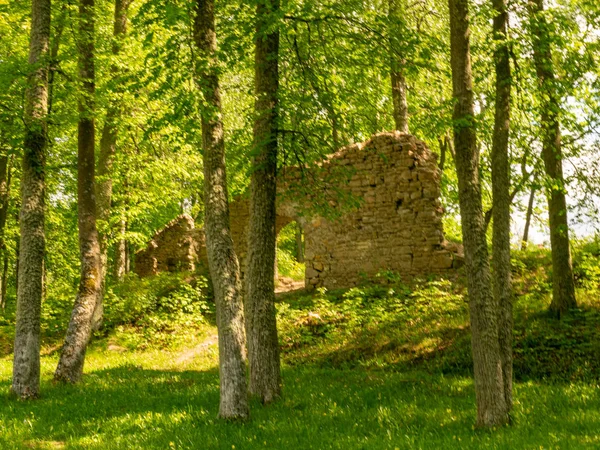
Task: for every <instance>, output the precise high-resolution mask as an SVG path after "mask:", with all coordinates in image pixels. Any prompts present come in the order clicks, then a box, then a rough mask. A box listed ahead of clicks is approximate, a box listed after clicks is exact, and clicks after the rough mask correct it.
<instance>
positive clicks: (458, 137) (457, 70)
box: [449, 0, 508, 427]
mask: <svg viewBox="0 0 600 450" xmlns="http://www.w3.org/2000/svg"><path fill="white" fill-rule="evenodd" d="M449 9H450V43H451V66H452V85H453V96H454V101H455V103H454V114H453V120H454V149H455V152H456V153H455V158H454V159H455V164H456V173H457V177H458V188H459V205H460V216H461V222H462V235H463V244H464V248H465V266H466V267H465V269H466V273H467V288H468V294H469V311H470V321H471V336H472V337H471V346H472V351H473V365H474V375H475V394H476V399H477V425H478V426H480V427H493V426H496V425H502V424H505V423H507V422H508V411H507V407H506V400H505V396H504V382H503V378H502V359H501V357H500V345H499V340H498V325H499V319H498V308H497V304H496V302H495V301H494V296H493V293H492V283H491V277H490V266H489V261H488V248H487V242H486V237H485V223H484V217H483V208H482V203H481V187H480V181H479V152H478V150H477V142H476V134H475V123H474V107H473V81H472V74H471V52H470V43H469V34H470V31H469V28H470V27H469V8H468V0H449Z"/></svg>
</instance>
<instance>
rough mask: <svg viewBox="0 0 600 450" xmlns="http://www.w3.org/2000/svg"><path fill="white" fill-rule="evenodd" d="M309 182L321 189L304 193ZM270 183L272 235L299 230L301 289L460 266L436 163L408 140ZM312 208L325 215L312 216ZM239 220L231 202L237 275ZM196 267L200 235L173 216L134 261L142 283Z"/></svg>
mask: <svg viewBox="0 0 600 450" xmlns="http://www.w3.org/2000/svg"><path fill="white" fill-rule="evenodd" d="M307 171H310V172H312V173H309V174H308V176H307V173H306V172H307ZM311 175H312V178H313V179H316V180H321V181H320V182H319V183H318V184H317V185H316V186H317V187H316V188H314V189H312V186H311V189H312V192H311V191H310V190H309V192H307V189H306V185H307V184H308V183H309V182H310V178H311ZM278 184H279V186H278V205H277V214H278V215H277V223H276V231H277V233H279V231H280V230H281V229H282V228H283V227H284V226H285V225H287V224H288V223H290V222H293V221H297V222H298V223H299V224H300V226H301V228H302V229H303V232H304V239H305V264H306V272H305V285H306V287H320V286H324V287H327V288H339V287H350V286H354V285H356V284H357V283H358V282H359V281H360V280H361V279H362V278H372V277H374V276H375V275H376V274H378V273H379V272H381V271H384V270H389V271H393V272H396V273H398V274H399V275H401V276H402V277H405V278H412V277H415V276H420V275H426V274H430V273H438V274H439V273H448V272H452V271H453V270H455V269H456V268H457V267H458V266H459V265H461V264H462V260H463V258H462V255H461V252H460V248H459V246H457V245H456V244H450V243H448V242H447V241H446V240H445V239H444V233H443V228H442V215H443V208H442V205H441V202H440V171H439V169H438V166H437V162H436V156H435V155H434V154H433V153H432V152H431V151H430V150H429V149H428V148H427V146H426V145H425V144H424V143H423V142H421V141H419V140H418V139H416V138H415V137H414V136H411V135H408V134H403V133H398V132H394V133H381V134H378V135H375V136H373V137H372V138H371V139H369V140H368V141H366V142H364V143H360V144H353V145H350V146H347V147H344V148H342V149H340V150H339V151H338V152H337V153H335V154H334V155H332V156H330V157H329V158H327V160H325V161H323V162H322V163H321V164H320V165H319V166H318V167H316V168H313V169H306V170H304V171H303V170H301V169H300V168H297V167H296V168H291V169H288V170H286V171H284V172H283V173H281V174H280V175H279V179H278ZM344 199H354V200H355V201H356V200H358V202H357V203H358V204H357V205H356V206H355V207H352V206H351V204H352V203H351V202H350V203H349V202H347V201H345V200H344ZM315 204H326V205H327V206H326V207H324V208H321V209H320V211H321V212H320V213H315V212H314V211H315V208H314V207H313V208H311V205H315ZM349 205H350V206H349ZM311 211H312V212H311ZM327 211H329V212H331V214H326V212H327ZM329 216H337V217H329ZM248 219H249V203H248V200H247V199H244V198H239V199H236V200H235V201H233V202H232V203H231V205H230V223H231V232H232V237H233V240H234V245H235V247H236V251H237V253H238V256H239V257H240V261H241V262H242V267H243V261H244V259H245V255H246V245H247V244H246V237H247V229H248ZM198 264H200V265H202V266H205V267H207V266H208V265H207V260H206V249H205V246H204V234H203V232H202V230H201V229H195V228H194V224H193V220H192V219H191V218H190V217H189V216H180V217H179V218H177V219H175V220H174V221H172V222H171V223H170V224H169V225H167V226H166V227H165V228H163V229H162V230H161V231H160V232H158V233H157V234H156V235H155V236H154V238H153V239H152V241H151V242H150V245H149V246H148V247H147V248H146V249H144V250H141V251H140V252H138V253H137V254H136V264H135V271H136V273H138V274H139V275H140V276H146V275H149V274H155V273H158V272H160V271H164V270H170V271H172V270H179V269H186V270H193V269H195V268H196V266H197V265H198Z"/></svg>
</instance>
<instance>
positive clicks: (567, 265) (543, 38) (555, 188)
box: [528, 0, 577, 318]
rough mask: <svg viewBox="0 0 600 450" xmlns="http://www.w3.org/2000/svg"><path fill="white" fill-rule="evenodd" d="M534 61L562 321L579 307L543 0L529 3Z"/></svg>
mask: <svg viewBox="0 0 600 450" xmlns="http://www.w3.org/2000/svg"><path fill="white" fill-rule="evenodd" d="M528 5H529V9H530V11H529V12H530V24H531V34H532V40H533V58H534V62H535V68H536V73H537V76H538V84H539V87H540V97H541V99H542V102H541V105H540V109H541V127H542V159H543V160H544V168H545V171H546V176H547V179H548V180H547V181H548V185H547V186H548V187H547V194H546V195H547V196H548V215H549V219H550V220H549V222H550V245H551V247H552V288H553V290H552V303H551V304H550V312H551V313H552V314H553V315H555V316H556V317H558V318H560V317H561V316H562V315H563V314H565V313H566V312H568V311H569V309H571V308H576V307H577V301H576V299H575V281H574V278H573V265H572V262H571V249H570V247H569V221H568V219H567V202H566V198H565V180H564V177H563V169H562V148H561V137H560V111H561V98H560V93H559V90H558V86H557V80H556V76H555V74H554V67H553V63H552V49H551V45H552V44H551V37H550V34H549V30H548V23H547V21H546V19H545V17H544V15H543V12H544V2H543V0H534V1H531V2H529V3H528Z"/></svg>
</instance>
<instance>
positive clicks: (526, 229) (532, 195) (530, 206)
mask: <svg viewBox="0 0 600 450" xmlns="http://www.w3.org/2000/svg"><path fill="white" fill-rule="evenodd" d="M534 181H535V180H534ZM535 191H536V188H535V186H534V185H532V186H531V191H530V192H529V201H528V202H527V212H526V213H525V227H524V229H523V239H522V240H521V250H526V249H527V243H528V242H529V228H530V227H531V217H532V216H533V203H534V201H535Z"/></svg>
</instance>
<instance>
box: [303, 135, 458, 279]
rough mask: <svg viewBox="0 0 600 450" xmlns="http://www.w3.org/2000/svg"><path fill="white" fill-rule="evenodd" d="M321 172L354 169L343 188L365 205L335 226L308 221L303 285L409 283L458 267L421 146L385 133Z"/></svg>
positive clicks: (432, 170)
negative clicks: (385, 274)
mask: <svg viewBox="0 0 600 450" xmlns="http://www.w3.org/2000/svg"><path fill="white" fill-rule="evenodd" d="M326 166H327V167H328V168H329V170H334V169H335V168H336V167H339V166H344V167H351V168H352V169H353V170H354V174H353V175H352V176H351V178H350V180H349V182H348V183H347V184H346V185H345V186H343V189H344V190H346V191H347V192H348V193H350V194H352V196H353V197H355V198H359V199H362V204H361V206H360V207H359V208H357V209H355V210H354V211H351V212H349V213H346V214H344V215H343V216H342V217H341V218H340V219H339V220H334V221H332V220H326V219H324V218H322V217H318V216H316V217H312V218H309V219H308V220H306V221H305V223H304V233H305V245H306V249H305V263H306V285H307V286H326V287H347V286H352V285H354V284H356V283H358V282H359V281H360V279H361V278H362V277H367V278H370V277H373V276H374V275H376V274H377V273H378V272H380V271H383V270H392V271H394V272H397V273H399V274H400V275H403V276H405V277H413V276H417V275H425V274H428V273H444V272H448V271H452V270H453V269H455V268H456V267H457V266H458V265H460V264H461V262H462V258H461V256H460V255H459V254H458V252H457V250H458V249H457V247H456V246H455V245H449V244H447V243H446V241H445V239H444V232H443V227H442V215H443V208H442V205H441V202H440V171H439V169H438V167H437V162H436V157H435V155H434V154H433V153H432V152H431V151H430V150H429V149H428V148H427V147H426V145H425V144H424V143H423V142H421V141H419V140H418V139H416V138H415V137H414V136H411V135H408V134H401V133H383V134H379V135H376V136H373V137H372V138H371V139H370V140H368V141H367V142H364V143H361V144H354V145H351V146H349V147H346V148H343V149H341V150H340V151H339V152H337V153H336V154H335V155H333V156H332V157H331V158H330V159H329V160H328V162H327V163H326Z"/></svg>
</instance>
